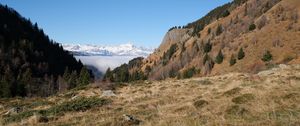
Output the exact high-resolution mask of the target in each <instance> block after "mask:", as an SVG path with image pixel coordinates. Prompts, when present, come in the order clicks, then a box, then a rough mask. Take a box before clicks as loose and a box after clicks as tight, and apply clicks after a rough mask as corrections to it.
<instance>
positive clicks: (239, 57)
mask: <svg viewBox="0 0 300 126" xmlns="http://www.w3.org/2000/svg"><path fill="white" fill-rule="evenodd" d="M244 57H245V52H244V50H243V48H240V50H239V53H238V60H241V59H243V58H244Z"/></svg>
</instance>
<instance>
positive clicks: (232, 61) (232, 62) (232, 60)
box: [229, 55, 236, 66]
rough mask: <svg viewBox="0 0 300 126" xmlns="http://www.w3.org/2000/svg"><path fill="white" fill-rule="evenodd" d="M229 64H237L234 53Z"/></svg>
mask: <svg viewBox="0 0 300 126" xmlns="http://www.w3.org/2000/svg"><path fill="white" fill-rule="evenodd" d="M229 64H230V66H233V65H234V64H236V59H235V57H234V56H233V55H231V57H230V61H229Z"/></svg>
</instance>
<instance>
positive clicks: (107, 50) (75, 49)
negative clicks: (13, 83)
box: [62, 43, 153, 57]
mask: <svg viewBox="0 0 300 126" xmlns="http://www.w3.org/2000/svg"><path fill="white" fill-rule="evenodd" d="M62 46H63V48H64V49H65V50H68V51H70V52H72V53H73V54H74V55H77V56H78V55H80V56H95V55H99V56H143V57H146V56H148V55H149V54H150V53H152V52H153V49H152V48H145V47H137V46H135V45H133V44H132V43H126V44H120V45H116V46H101V45H90V44H86V45H80V44H62Z"/></svg>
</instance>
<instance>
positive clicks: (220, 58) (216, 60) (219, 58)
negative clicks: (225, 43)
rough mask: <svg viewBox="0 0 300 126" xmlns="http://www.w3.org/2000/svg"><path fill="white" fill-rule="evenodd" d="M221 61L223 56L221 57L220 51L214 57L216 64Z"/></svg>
mask: <svg viewBox="0 0 300 126" xmlns="http://www.w3.org/2000/svg"><path fill="white" fill-rule="evenodd" d="M223 59H224V55H223V53H222V51H221V50H220V51H219V53H218V55H217V56H216V59H215V62H216V63H217V64H221V63H222V62H223Z"/></svg>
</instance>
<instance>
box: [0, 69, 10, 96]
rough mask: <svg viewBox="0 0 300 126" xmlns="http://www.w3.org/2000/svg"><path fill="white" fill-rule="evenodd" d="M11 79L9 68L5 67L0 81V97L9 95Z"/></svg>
mask: <svg viewBox="0 0 300 126" xmlns="http://www.w3.org/2000/svg"><path fill="white" fill-rule="evenodd" d="M12 81H13V76H12V72H11V70H10V68H9V67H8V68H6V70H5V73H4V76H3V77H2V79H1V82H0V97H11V96H12V92H11V83H12Z"/></svg>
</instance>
